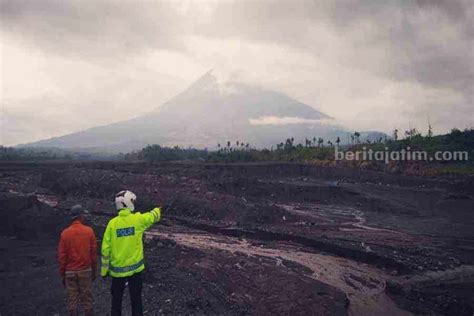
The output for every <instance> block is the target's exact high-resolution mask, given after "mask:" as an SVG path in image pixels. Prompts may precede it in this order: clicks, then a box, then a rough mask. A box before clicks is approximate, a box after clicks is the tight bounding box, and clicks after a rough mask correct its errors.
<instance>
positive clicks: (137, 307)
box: [111, 272, 143, 316]
mask: <svg viewBox="0 0 474 316" xmlns="http://www.w3.org/2000/svg"><path fill="white" fill-rule="evenodd" d="M127 281H128V289H129V291H130V300H131V301H132V315H133V316H142V315H143V305H142V284H143V280H142V273H141V272H139V273H136V274H134V275H132V276H129V277H126V278H114V277H112V289H111V291H112V314H111V316H121V315H122V298H123V291H124V289H125V282H127Z"/></svg>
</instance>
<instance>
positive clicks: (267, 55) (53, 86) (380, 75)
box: [0, 0, 474, 145]
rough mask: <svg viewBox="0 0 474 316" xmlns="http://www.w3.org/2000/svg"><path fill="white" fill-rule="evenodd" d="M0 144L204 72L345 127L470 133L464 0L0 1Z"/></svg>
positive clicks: (470, 61)
mask: <svg viewBox="0 0 474 316" xmlns="http://www.w3.org/2000/svg"><path fill="white" fill-rule="evenodd" d="M0 3H1V15H0V41H1V56H0V62H1V74H0V86H1V90H0V101H1V113H0V114H1V143H2V144H3V145H13V144H17V143H24V142H29V141H33V140H39V139H43V138H48V137H51V136H59V135H63V134H67V133H70V132H75V131H79V130H82V129H85V128H88V127H92V126H97V125H102V124H107V123H112V122H116V121H120V120H125V119H129V118H132V117H136V116H139V115H141V114H144V113H146V112H148V111H151V110H153V109H154V108H156V107H158V106H159V105H161V104H162V103H163V102H165V101H166V100H167V99H169V98H170V97H172V96H173V95H175V94H177V93H179V92H180V91H182V90H183V89H185V88H186V87H187V85H189V84H190V83H192V82H193V81H194V80H195V79H197V78H198V77H200V76H201V75H202V74H203V73H205V72H206V71H208V70H209V69H214V72H215V73H216V74H217V75H218V76H219V77H220V79H222V80H226V79H227V78H232V79H233V80H240V81H243V82H247V83H252V84H256V85H260V86H263V87H266V88H271V89H275V90H278V91H281V92H284V93H286V94H288V95H290V96H291V97H294V98H296V99H298V100H299V101H302V102H304V103H306V104H308V105H311V106H314V107H315V108H317V109H318V110H320V111H322V112H324V113H326V114H328V115H330V116H332V117H334V118H335V119H337V120H338V121H339V122H340V123H341V124H343V125H345V126H346V127H348V128H351V129H354V130H379V131H384V132H390V131H391V130H393V129H394V128H399V129H401V130H405V129H407V128H408V126H412V127H417V128H418V129H420V130H421V131H423V132H425V131H426V129H427V120H428V117H429V118H430V120H431V123H432V125H433V127H434V130H435V133H442V132H446V131H448V130H449V129H451V128H452V127H459V128H466V127H474V104H473V101H474V88H473V87H474V41H473V39H474V27H473V26H474V1H471V0H465V1H463V0H459V1H458V0H445V1H438V0H419V1H409V0H399V1H389V0H383V1H380V0H373V1H351V0H340V1H293V0H286V1H264V0H260V1H257V0H255V1H236V2H231V1H219V2H217V1H209V2H204V1H179V2H178V1H173V2H157V1H142V2H140V1H125V0H122V1H98V0H83V1H66V0H57V1H43V0H30V1H24V0H0Z"/></svg>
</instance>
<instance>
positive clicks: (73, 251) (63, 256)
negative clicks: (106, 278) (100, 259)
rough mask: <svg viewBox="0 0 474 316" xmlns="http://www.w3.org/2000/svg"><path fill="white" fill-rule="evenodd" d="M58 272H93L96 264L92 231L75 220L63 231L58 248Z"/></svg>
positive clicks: (95, 249)
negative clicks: (90, 269)
mask: <svg viewBox="0 0 474 316" xmlns="http://www.w3.org/2000/svg"><path fill="white" fill-rule="evenodd" d="M58 261H59V272H60V273H61V275H64V274H65V273H66V271H80V270H85V269H88V268H92V269H93V270H95V267H96V264H97V244H96V240H95V235H94V231H93V230H92V228H90V227H89V226H86V225H83V224H82V223H81V221H80V220H75V221H73V222H72V224H71V225H70V226H69V227H68V228H66V229H65V230H63V232H62V233H61V238H60V239H59V246H58Z"/></svg>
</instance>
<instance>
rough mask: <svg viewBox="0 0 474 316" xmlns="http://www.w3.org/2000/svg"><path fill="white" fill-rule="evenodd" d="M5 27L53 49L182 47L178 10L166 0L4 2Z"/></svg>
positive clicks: (116, 52)
mask: <svg viewBox="0 0 474 316" xmlns="http://www.w3.org/2000/svg"><path fill="white" fill-rule="evenodd" d="M0 17H1V21H2V28H3V29H4V30H5V31H7V32H12V33H15V34H18V35H21V36H22V37H26V38H28V40H31V41H33V42H34V43H35V44H36V45H37V46H38V47H40V48H42V49H44V50H46V51H47V52H48V53H56V54H67V55H74V56H76V57H79V58H100V57H101V58H113V57H116V56H122V55H128V54H133V53H140V52H142V51H143V50H147V49H160V48H166V49H170V48H171V49H177V48H182V43H181V38H180V37H179V36H176V34H179V33H180V32H181V30H180V26H179V24H178V23H176V22H177V21H178V19H177V16H176V13H175V10H172V8H171V7H170V5H169V4H167V3H163V2H151V1H150V2H148V1H147V2H140V1H136V2H135V1H89V0H86V1H81V0H72V1H61V0H48V1H37V0H2V2H1V16H0Z"/></svg>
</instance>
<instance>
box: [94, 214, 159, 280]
mask: <svg viewBox="0 0 474 316" xmlns="http://www.w3.org/2000/svg"><path fill="white" fill-rule="evenodd" d="M160 218H161V210H160V208H155V209H153V210H152V211H150V212H148V213H143V214H142V213H138V212H137V213H132V212H131V211H130V210H129V209H126V208H125V209H122V210H120V211H119V213H118V216H116V217H114V218H113V219H111V220H110V221H109V223H108V225H107V228H106V229H105V233H104V238H103V240H102V266H101V271H100V274H101V275H102V276H106V275H107V274H110V275H111V276H113V277H127V276H131V275H133V274H135V273H137V272H140V271H143V270H144V269H145V264H144V259H143V239H142V237H143V233H144V232H145V230H146V229H147V228H149V227H150V226H151V225H153V224H154V223H156V222H157V221H159V220H160Z"/></svg>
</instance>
